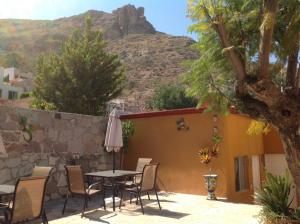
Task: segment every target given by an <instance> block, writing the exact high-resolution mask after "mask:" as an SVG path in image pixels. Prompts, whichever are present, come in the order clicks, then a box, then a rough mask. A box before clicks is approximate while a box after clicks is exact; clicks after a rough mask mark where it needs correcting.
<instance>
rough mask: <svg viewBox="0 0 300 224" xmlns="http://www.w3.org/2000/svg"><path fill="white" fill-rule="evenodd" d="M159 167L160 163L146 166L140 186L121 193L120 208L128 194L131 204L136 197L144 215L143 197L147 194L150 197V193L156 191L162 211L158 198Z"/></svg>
mask: <svg viewBox="0 0 300 224" xmlns="http://www.w3.org/2000/svg"><path fill="white" fill-rule="evenodd" d="M158 166H159V163H152V164H149V165H145V166H144V169H143V174H142V177H141V182H140V184H138V185H135V186H134V187H131V188H124V189H123V190H122V191H121V199H120V205H119V208H121V206H122V200H123V196H124V193H125V192H128V193H129V194H130V203H131V199H132V196H135V197H136V198H137V201H139V202H140V204H141V209H142V212H143V214H144V208H143V203H142V199H141V196H142V194H144V193H147V194H148V196H149V192H151V191H154V192H155V195H156V200H157V203H158V206H159V209H160V210H161V206H160V202H159V198H158V195H157V190H156V178H157V170H158Z"/></svg>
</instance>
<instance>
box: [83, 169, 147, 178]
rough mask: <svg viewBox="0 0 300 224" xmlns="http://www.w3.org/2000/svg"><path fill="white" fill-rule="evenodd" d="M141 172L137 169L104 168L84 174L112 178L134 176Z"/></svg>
mask: <svg viewBox="0 0 300 224" xmlns="http://www.w3.org/2000/svg"><path fill="white" fill-rule="evenodd" d="M139 174H142V172H139V171H132V170H115V171H113V170H105V171H97V172H91V173H86V174H85V175H86V176H93V177H107V178H114V177H123V176H135V175H139Z"/></svg>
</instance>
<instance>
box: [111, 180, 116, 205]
mask: <svg viewBox="0 0 300 224" xmlns="http://www.w3.org/2000/svg"><path fill="white" fill-rule="evenodd" d="M111 184H112V190H113V210H114V211H115V210H116V203H115V194H116V188H115V187H116V186H115V181H114V180H112V182H111Z"/></svg>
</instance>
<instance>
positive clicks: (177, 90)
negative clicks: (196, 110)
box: [149, 84, 197, 110]
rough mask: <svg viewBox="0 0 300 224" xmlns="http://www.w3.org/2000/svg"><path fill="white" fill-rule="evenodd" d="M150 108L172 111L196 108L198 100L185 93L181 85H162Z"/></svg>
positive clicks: (155, 94)
mask: <svg viewBox="0 0 300 224" xmlns="http://www.w3.org/2000/svg"><path fill="white" fill-rule="evenodd" d="M149 106H150V108H152V109H157V110H170V109H180V108H188V107H196V106H197V100H196V99H194V98H192V97H189V96H187V95H186V93H185V89H184V87H182V86H180V85H178V84H177V85H162V86H160V87H158V88H157V89H156V90H155V93H154V96H153V97H152V99H151V101H150V103H149Z"/></svg>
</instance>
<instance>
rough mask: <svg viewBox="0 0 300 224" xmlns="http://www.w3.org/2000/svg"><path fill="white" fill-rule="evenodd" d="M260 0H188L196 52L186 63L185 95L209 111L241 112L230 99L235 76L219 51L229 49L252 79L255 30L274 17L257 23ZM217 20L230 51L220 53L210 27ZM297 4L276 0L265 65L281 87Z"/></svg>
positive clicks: (295, 39)
mask: <svg viewBox="0 0 300 224" xmlns="http://www.w3.org/2000/svg"><path fill="white" fill-rule="evenodd" d="M262 8H263V1H260V0H245V1H240V0H189V10H188V13H189V17H190V18H191V19H192V20H193V22H194V24H193V25H192V26H191V27H190V31H191V32H194V33H196V34H197V35H198V38H199V39H198V42H197V43H196V44H194V48H195V49H196V50H198V51H199V52H200V57H199V58H198V59H197V60H194V61H190V62H189V63H188V64H187V65H188V66H189V72H187V74H186V76H185V81H186V83H187V85H189V89H188V93H189V95H191V96H196V97H198V98H199V99H200V102H199V104H203V103H206V102H208V103H209V105H210V107H211V108H210V109H211V110H221V111H224V110H225V111H226V110H227V108H228V105H235V106H236V107H238V109H242V108H243V104H242V102H241V101H240V100H239V99H238V98H237V97H236V94H235V82H236V81H237V80H236V77H235V75H234V72H233V67H232V66H231V64H229V62H228V59H227V57H226V54H225V52H227V51H228V50H229V49H232V48H234V49H235V50H236V51H237V52H238V53H239V56H240V58H241V59H242V61H244V62H245V67H246V72H247V74H248V76H249V78H255V76H256V74H257V68H258V57H257V55H258V51H259V41H260V26H261V24H263V25H266V26H267V25H268V24H269V23H270V22H274V21H272V19H274V18H267V19H266V20H264V21H262V20H263V14H262ZM220 20H221V21H222V22H223V23H224V24H225V26H226V29H227V31H228V35H229V39H230V41H231V43H232V46H230V47H229V48H225V49H223V48H222V45H221V41H220V39H219V37H218V34H217V32H216V30H215V29H214V26H216V25H217V24H218V21H220ZM299 30H300V4H299V0H289V1H287V0H279V6H278V14H277V16H276V23H275V27H274V34H273V39H274V41H273V43H272V49H271V54H272V58H273V59H275V61H274V60H273V61H274V62H273V63H272V64H271V65H270V69H271V70H272V71H271V74H272V76H273V79H274V81H275V83H277V84H278V85H279V86H282V85H284V82H283V81H282V78H281V77H282V76H285V74H282V71H284V70H285V69H286V62H287V56H288V54H289V53H290V52H291V51H292V49H294V48H295V45H296V44H299Z"/></svg>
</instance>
